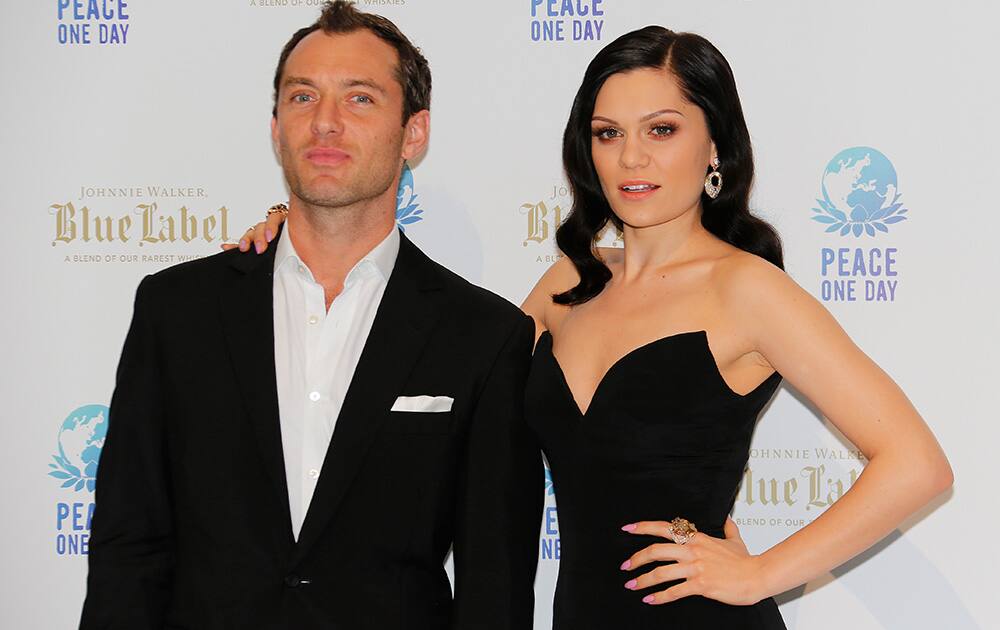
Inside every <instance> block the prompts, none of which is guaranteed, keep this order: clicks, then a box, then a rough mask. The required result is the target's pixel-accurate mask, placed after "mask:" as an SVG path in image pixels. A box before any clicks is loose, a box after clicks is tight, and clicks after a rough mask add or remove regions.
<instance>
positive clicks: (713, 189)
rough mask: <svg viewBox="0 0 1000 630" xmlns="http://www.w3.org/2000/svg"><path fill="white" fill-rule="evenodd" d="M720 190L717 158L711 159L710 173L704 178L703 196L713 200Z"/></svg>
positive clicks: (720, 175)
mask: <svg viewBox="0 0 1000 630" xmlns="http://www.w3.org/2000/svg"><path fill="white" fill-rule="evenodd" d="M720 190H722V173H720V172H719V158H718V157H714V158H712V172H711V173H709V174H708V175H706V176H705V194H706V195H708V196H709V197H711V198H712V199H715V198H716V197H718V196H719V191H720Z"/></svg>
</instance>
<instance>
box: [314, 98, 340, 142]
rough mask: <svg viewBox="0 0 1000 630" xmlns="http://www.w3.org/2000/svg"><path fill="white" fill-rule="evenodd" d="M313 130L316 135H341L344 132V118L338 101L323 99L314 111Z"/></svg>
mask: <svg viewBox="0 0 1000 630" xmlns="http://www.w3.org/2000/svg"><path fill="white" fill-rule="evenodd" d="M312 128H313V129H312V130H313V133H315V134H316V135H320V136H324V135H327V134H331V133H332V134H339V133H341V132H342V131H343V130H344V117H343V112H342V111H341V107H340V103H338V102H337V101H336V99H321V100H320V102H319V104H318V105H317V106H316V108H315V109H314V110H313V120H312Z"/></svg>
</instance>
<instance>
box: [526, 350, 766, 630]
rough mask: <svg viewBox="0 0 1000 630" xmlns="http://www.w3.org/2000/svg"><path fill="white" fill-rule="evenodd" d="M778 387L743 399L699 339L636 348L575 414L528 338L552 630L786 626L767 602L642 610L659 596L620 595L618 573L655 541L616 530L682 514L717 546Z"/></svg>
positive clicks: (700, 602) (560, 378)
mask: <svg viewBox="0 0 1000 630" xmlns="http://www.w3.org/2000/svg"><path fill="white" fill-rule="evenodd" d="M780 381H781V376H780V375H779V374H777V373H774V374H772V375H771V376H770V377H769V378H768V379H767V380H765V381H764V382H763V383H761V384H760V385H759V386H758V387H757V388H756V389H754V390H753V391H752V392H750V393H749V394H746V395H740V394H737V393H736V392H734V391H733V390H732V389H730V388H729V386H728V385H727V384H726V382H725V381H724V380H723V378H722V375H721V374H720V373H719V369H718V367H717V365H716V363H715V358H714V357H713V355H712V352H711V349H710V347H709V344H708V337H707V333H706V332H705V331H697V332H689V333H681V334H677V335H671V336H669V337H664V338H661V339H658V340H656V341H653V342H651V343H648V344H646V345H644V346H641V347H639V348H637V349H635V350H633V351H632V352H630V353H628V354H627V355H625V356H624V357H622V358H621V359H620V360H619V361H618V362H617V363H615V364H614V365H612V366H611V368H610V369H609V370H608V372H607V373H606V374H605V376H604V377H603V378H602V379H601V381H600V383H599V384H598V386H597V389H596V390H595V392H594V395H593V398H592V400H591V403H590V406H589V408H588V409H587V410H586V412H585V413H582V412H581V411H580V409H579V407H578V406H577V404H576V402H575V401H574V399H573V396H572V393H571V391H570V389H569V385H568V384H567V382H566V379H565V376H564V374H563V371H562V369H561V367H560V366H559V363H558V362H557V361H556V358H555V356H554V355H553V354H552V336H551V335H550V334H549V333H548V332H545V333H543V334H542V336H541V337H540V338H539V340H538V345H537V346H536V348H535V354H534V358H533V360H532V367H531V372H530V374H529V376H528V384H527V390H526V403H527V418H528V422H529V423H530V425H531V426H532V428H533V429H534V430H535V431H536V432H537V434H538V436H539V439H540V441H541V444H542V448H543V450H544V452H545V455H546V457H547V458H548V461H549V466H550V468H551V471H552V480H553V484H554V488H555V494H556V503H557V506H558V519H559V536H560V539H561V540H560V544H561V557H560V565H559V579H558V583H557V586H556V594H555V602H554V609H553V630H611V629H617V628H628V629H629V630H643V629H649V630H653V629H654V628H655V629H656V630H670V629H673V628H677V629H684V630H698V629H704V630H737V629H740V630H742V629H747V630H758V629H760V630H763V629H767V630H773V629H783V628H784V627H785V625H784V623H783V621H782V619H781V616H780V614H779V612H778V609H777V606H776V605H775V603H774V600H773V599H770V598H769V599H765V600H763V601H761V602H759V603H757V604H755V605H753V606H730V605H727V604H723V603H721V602H718V601H714V600H710V599H706V598H703V597H688V598H684V599H681V600H678V601H676V602H671V603H668V604H662V605H658V606H651V605H648V604H644V603H643V602H642V598H643V597H644V596H646V595H647V594H649V593H653V592H657V591H660V590H663V589H664V588H667V586H670V584H668V585H659V586H657V587H653V588H650V589H645V590H638V591H629V590H627V589H625V588H624V584H625V582H627V581H628V580H629V579H630V578H632V577H638V576H639V575H641V574H643V573H645V572H646V571H649V570H650V569H652V568H653V567H654V566H657V565H655V564H654V565H647V566H646V567H641V568H640V569H638V570H637V571H635V572H627V571H622V570H620V569H619V566H620V565H621V564H622V562H624V561H625V560H626V559H628V558H629V557H630V556H631V555H632V554H634V553H635V552H636V551H639V550H640V549H643V548H644V547H646V546H648V545H650V544H652V543H657V542H659V543H662V542H666V541H665V539H662V538H654V537H648V536H636V535H633V534H628V533H626V532H623V531H622V530H621V527H622V526H623V525H626V524H628V523H634V522H636V521H644V520H658V521H669V520H670V519H672V518H673V517H675V516H681V517H683V518H686V519H688V520H690V521H691V522H693V523H695V524H696V525H697V527H698V529H699V531H702V532H705V533H706V534H708V535H710V536H716V537H722V536H723V525H724V524H725V521H726V517H727V515H728V514H729V512H730V511H731V510H732V507H733V502H734V501H735V498H736V493H737V491H738V489H739V485H740V481H741V479H742V476H743V472H744V469H745V467H746V464H747V459H748V456H749V449H750V438H751V435H752V433H753V429H754V426H755V424H756V421H757V416H758V415H759V414H760V411H761V409H763V407H764V405H766V404H767V402H768V401H769V400H770V399H771V397H772V396H773V395H774V392H775V391H776V390H777V388H778V385H779V383H780Z"/></svg>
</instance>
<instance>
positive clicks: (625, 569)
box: [619, 560, 632, 571]
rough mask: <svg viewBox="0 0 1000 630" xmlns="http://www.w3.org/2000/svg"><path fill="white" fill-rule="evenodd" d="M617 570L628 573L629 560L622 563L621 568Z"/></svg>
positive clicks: (629, 567)
mask: <svg viewBox="0 0 1000 630" xmlns="http://www.w3.org/2000/svg"><path fill="white" fill-rule="evenodd" d="M619 568H620V569H621V570H622V571H628V570H629V569H631V568H632V561H631V560H626V561H625V562H622V566H621V567H619Z"/></svg>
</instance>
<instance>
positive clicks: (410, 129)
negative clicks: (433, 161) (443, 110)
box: [402, 109, 431, 160]
mask: <svg viewBox="0 0 1000 630" xmlns="http://www.w3.org/2000/svg"><path fill="white" fill-rule="evenodd" d="M430 135H431V113H430V112H429V111H427V110H426V109H422V110H420V111H419V112H417V113H415V114H413V115H412V116H410V119H409V120H407V121H406V125H405V129H404V130H403V153H402V158H403V159H404V160H412V159H413V158H415V157H417V156H418V155H420V154H421V153H423V152H424V150H425V149H426V148H427V142H428V141H429V140H430Z"/></svg>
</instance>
